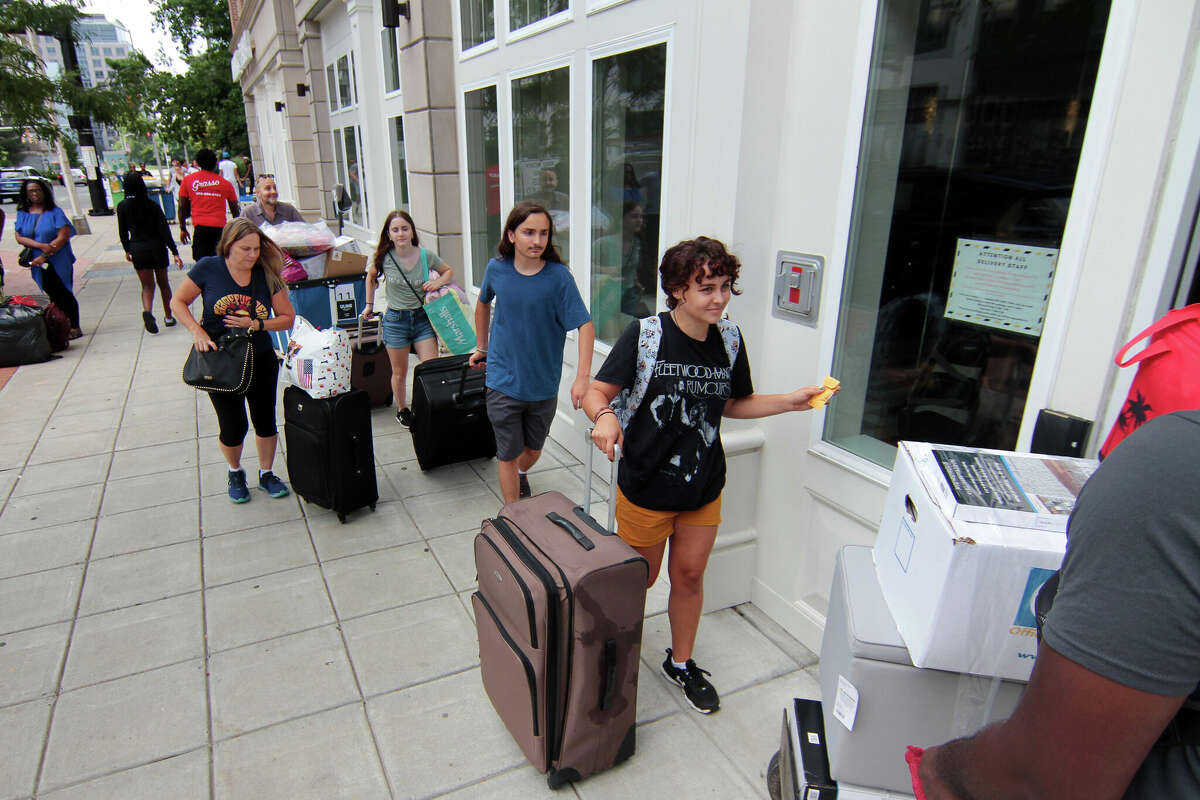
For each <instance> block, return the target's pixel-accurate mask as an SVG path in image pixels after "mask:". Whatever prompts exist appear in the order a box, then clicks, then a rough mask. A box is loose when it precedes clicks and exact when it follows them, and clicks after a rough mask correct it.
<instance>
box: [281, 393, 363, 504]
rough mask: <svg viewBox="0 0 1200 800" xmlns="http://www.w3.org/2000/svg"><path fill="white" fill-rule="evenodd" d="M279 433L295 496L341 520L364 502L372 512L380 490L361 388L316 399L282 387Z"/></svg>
mask: <svg viewBox="0 0 1200 800" xmlns="http://www.w3.org/2000/svg"><path fill="white" fill-rule="evenodd" d="M283 434H284V438H285V440H286V442H287V467H288V477H289V478H291V481H292V489H293V490H295V492H296V494H298V495H300V497H302V498H303V499H304V500H306V501H308V502H310V503H316V504H317V505H319V506H324V507H325V508H328V509H332V510H333V511H335V512H336V513H337V516H338V521H340V522H345V521H346V515H347V514H349V513H350V512H351V511H354V510H356V509H359V508H362V507H363V506H370V507H371V510H372V511H374V510H375V503H376V501H377V500H378V499H379V488H378V485H377V484H376V482H375V447H374V445H373V444H372V441H371V404H370V400H369V399H368V397H367V393H366V392H363V391H360V390H357V389H353V390H351V391H349V392H346V393H345V394H339V395H335V396H333V397H330V398H326V399H322V400H317V399H314V398H312V397H309V396H308V393H307V392H305V391H304V390H303V389H300V388H299V387H296V386H289V387H287V388H286V389H284V390H283Z"/></svg>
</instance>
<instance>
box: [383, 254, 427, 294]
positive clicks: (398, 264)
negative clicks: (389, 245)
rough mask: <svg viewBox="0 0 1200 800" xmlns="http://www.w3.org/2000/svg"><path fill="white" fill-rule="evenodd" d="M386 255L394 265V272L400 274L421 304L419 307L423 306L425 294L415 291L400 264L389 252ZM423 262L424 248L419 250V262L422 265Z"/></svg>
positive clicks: (415, 288)
mask: <svg viewBox="0 0 1200 800" xmlns="http://www.w3.org/2000/svg"><path fill="white" fill-rule="evenodd" d="M387 255H388V258H390V259H391V260H392V263H393V264H395V265H396V271H397V272H399V273H400V277H401V278H403V279H404V282H405V283H407V284H408V288H409V289H412V293H413V295H414V296H415V297H416V298H417V300H418V301H419V302H420V303H421V305H424V304H425V292H424V291H420V292H419V291H417V287H415V286H413V285H412V281H410V280H409V279H408V276H407V275H405V274H404V267H403V266H401V265H400V262H399V261H397V260H396V257H395V256H393V255H392V251H391V250H388V254H387ZM424 261H425V248H421V262H422V263H424ZM426 280H428V277H426Z"/></svg>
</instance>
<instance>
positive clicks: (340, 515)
mask: <svg viewBox="0 0 1200 800" xmlns="http://www.w3.org/2000/svg"><path fill="white" fill-rule="evenodd" d="M338 522H340V523H342V524H343V525H345V524H346V515H345V514H343V513H342V512H340V511H339V512H338Z"/></svg>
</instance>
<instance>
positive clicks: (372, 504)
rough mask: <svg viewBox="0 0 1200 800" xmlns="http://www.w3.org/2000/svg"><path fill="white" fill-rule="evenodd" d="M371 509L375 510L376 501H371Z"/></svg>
mask: <svg viewBox="0 0 1200 800" xmlns="http://www.w3.org/2000/svg"><path fill="white" fill-rule="evenodd" d="M371 510H372V511H374V510H375V504H374V503H371Z"/></svg>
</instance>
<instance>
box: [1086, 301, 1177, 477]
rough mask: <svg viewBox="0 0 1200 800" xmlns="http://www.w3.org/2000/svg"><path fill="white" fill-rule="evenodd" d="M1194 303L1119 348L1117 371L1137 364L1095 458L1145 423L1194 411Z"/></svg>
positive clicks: (1169, 315) (1168, 313)
mask: <svg viewBox="0 0 1200 800" xmlns="http://www.w3.org/2000/svg"><path fill="white" fill-rule="evenodd" d="M1197 323H1200V303H1193V304H1192V305H1190V306H1184V307H1183V308H1177V309H1175V310H1174V311H1169V312H1167V314H1166V315H1165V316H1164V317H1163V318H1162V319H1160V320H1158V321H1157V322H1155V323H1154V324H1153V325H1151V326H1150V327H1148V328H1146V330H1144V331H1142V332H1141V333H1139V334H1138V335H1137V336H1135V337H1133V338H1132V339H1130V340H1129V341H1128V342H1126V343H1125V346H1124V347H1122V348H1121V349H1120V350H1119V351H1118V352H1117V355H1116V358H1115V359H1114V361H1115V362H1116V364H1117V366H1118V367H1127V366H1129V365H1130V364H1135V363H1136V364H1138V365H1139V366H1138V371H1137V375H1135V376H1134V378H1133V385H1132V386H1130V387H1129V395H1128V397H1126V399H1125V405H1123V406H1122V407H1121V413H1120V414H1118V415H1117V419H1116V422H1114V423H1113V426H1112V430H1111V431H1109V433H1108V438H1107V439H1105V440H1104V446H1103V447H1101V448H1100V458H1105V457H1106V456H1107V455H1108V454H1109V453H1111V452H1112V451H1113V448H1114V447H1116V446H1117V445H1118V444H1120V443H1121V442H1122V441H1124V439H1125V437H1126V436H1128V435H1129V434H1131V433H1133V432H1134V431H1135V430H1137V429H1138V428H1140V427H1141V426H1142V425H1144V424H1145V423H1147V422H1149V421H1150V420H1152V419H1154V418H1155V417H1157V416H1160V415H1162V414H1170V413H1171V412H1172V411H1185V410H1188V409H1192V408H1200V324H1197ZM1147 336H1149V337H1150V344H1148V345H1147V346H1146V347H1145V348H1144V349H1143V350H1141V351H1140V352H1139V353H1137V355H1134V356H1130V357H1129V358H1126V357H1125V356H1126V354H1127V353H1128V352H1129V351H1130V350H1132V349H1133V347H1134V345H1136V344H1137V343H1138V342H1140V341H1142V340H1143V339H1145V338H1146V337H1147Z"/></svg>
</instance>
